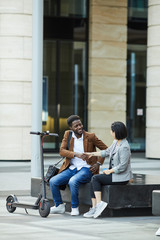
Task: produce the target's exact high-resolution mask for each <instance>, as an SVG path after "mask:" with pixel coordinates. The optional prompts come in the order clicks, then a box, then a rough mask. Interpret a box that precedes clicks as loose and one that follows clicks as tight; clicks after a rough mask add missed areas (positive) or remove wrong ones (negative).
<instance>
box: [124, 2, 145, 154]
mask: <svg viewBox="0 0 160 240" xmlns="http://www.w3.org/2000/svg"><path fill="white" fill-rule="evenodd" d="M146 3H147V1H131V0H129V1H128V12H129V14H128V53H127V127H128V141H129V143H130V146H131V150H132V151H144V150H145V129H146V54H147V8H146Z"/></svg>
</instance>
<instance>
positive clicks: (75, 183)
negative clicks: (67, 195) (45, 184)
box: [49, 167, 93, 208]
mask: <svg viewBox="0 0 160 240" xmlns="http://www.w3.org/2000/svg"><path fill="white" fill-rule="evenodd" d="M92 176H93V174H92V172H91V171H90V169H89V168H86V167H83V168H81V169H80V170H79V171H77V168H75V169H73V170H71V169H69V168H67V169H66V170H64V171H63V172H61V173H59V174H58V175H56V176H54V177H52V178H51V179H50V181H49V184H50V189H51V192H52V196H53V199H54V204H55V206H56V207H57V206H59V204H62V203H63V202H62V198H61V193H60V190H59V186H60V185H65V184H68V185H69V188H70V192H71V206H72V208H77V207H78V206H79V199H78V193H79V185H80V184H81V183H87V182H90V180H91V177H92Z"/></svg>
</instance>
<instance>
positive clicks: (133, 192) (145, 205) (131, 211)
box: [31, 174, 160, 216]
mask: <svg viewBox="0 0 160 240" xmlns="http://www.w3.org/2000/svg"><path fill="white" fill-rule="evenodd" d="M90 184H91V183H87V184H82V185H81V186H80V189H79V203H80V212H81V213H83V212H85V211H86V210H88V209H89V206H91V199H90V186H91V185H90ZM154 190H160V182H159V184H153V183H152V184H149V183H148V184H145V175H141V174H138V175H134V182H133V183H131V184H127V185H109V186H104V187H103V188H102V200H103V201H105V202H107V203H108V207H107V208H106V210H105V211H104V213H103V215H104V216H121V215H123V216H128V215H132V216H137V215H142V216H144V215H152V192H153V191H154ZM39 191H40V179H32V189H31V195H32V196H37V195H38V193H39ZM46 193H47V198H48V199H49V200H52V194H51V191H50V188H49V186H46ZM61 194H62V199H63V201H64V202H66V203H67V208H70V202H71V197H70V190H69V187H68V186H67V187H66V189H65V190H64V191H61Z"/></svg>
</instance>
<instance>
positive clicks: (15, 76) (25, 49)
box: [0, 0, 32, 160]
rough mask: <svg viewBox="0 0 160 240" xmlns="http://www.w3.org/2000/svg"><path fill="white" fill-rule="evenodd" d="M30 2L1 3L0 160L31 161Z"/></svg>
mask: <svg viewBox="0 0 160 240" xmlns="http://www.w3.org/2000/svg"><path fill="white" fill-rule="evenodd" d="M31 83H32V0H0V146H1V150H0V160H24V159H30V158H31V136H30V134H29V132H30V129H31V102H32V97H31V92H32V91H31V87H32V84H31Z"/></svg>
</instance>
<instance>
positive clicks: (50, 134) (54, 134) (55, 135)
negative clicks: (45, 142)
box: [49, 133, 59, 137]
mask: <svg viewBox="0 0 160 240" xmlns="http://www.w3.org/2000/svg"><path fill="white" fill-rule="evenodd" d="M49 136H54V137H59V135H58V134H57V133H49Z"/></svg>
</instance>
